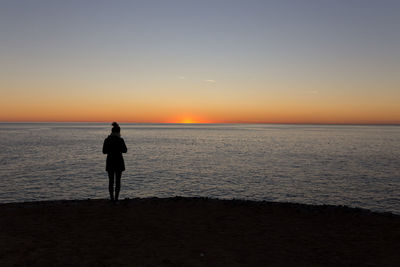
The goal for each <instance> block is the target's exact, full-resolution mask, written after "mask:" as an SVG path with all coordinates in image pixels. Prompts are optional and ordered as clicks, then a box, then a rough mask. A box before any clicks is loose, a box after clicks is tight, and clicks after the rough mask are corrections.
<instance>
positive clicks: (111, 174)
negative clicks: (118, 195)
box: [108, 171, 114, 201]
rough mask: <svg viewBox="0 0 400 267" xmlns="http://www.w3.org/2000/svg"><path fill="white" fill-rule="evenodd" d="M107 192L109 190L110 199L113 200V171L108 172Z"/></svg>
mask: <svg viewBox="0 0 400 267" xmlns="http://www.w3.org/2000/svg"><path fill="white" fill-rule="evenodd" d="M108 192H110V199H111V201H114V172H113V171H109V172H108Z"/></svg>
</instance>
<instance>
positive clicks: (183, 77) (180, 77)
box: [176, 76, 186, 80]
mask: <svg viewBox="0 0 400 267" xmlns="http://www.w3.org/2000/svg"><path fill="white" fill-rule="evenodd" d="M176 78H178V79H179V80H184V79H186V77H185V76H176Z"/></svg>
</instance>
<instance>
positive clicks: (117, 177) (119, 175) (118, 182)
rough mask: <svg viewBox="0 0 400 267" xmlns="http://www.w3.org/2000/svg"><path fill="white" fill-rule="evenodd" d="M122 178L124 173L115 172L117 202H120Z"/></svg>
mask: <svg viewBox="0 0 400 267" xmlns="http://www.w3.org/2000/svg"><path fill="white" fill-rule="evenodd" d="M121 176H122V172H120V171H117V172H115V200H116V201H118V196H119V191H120V189H121Z"/></svg>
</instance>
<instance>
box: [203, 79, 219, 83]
mask: <svg viewBox="0 0 400 267" xmlns="http://www.w3.org/2000/svg"><path fill="white" fill-rule="evenodd" d="M204 81H205V82H207V83H215V82H217V81H216V80H204Z"/></svg>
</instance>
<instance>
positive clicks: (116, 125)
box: [111, 121, 121, 134]
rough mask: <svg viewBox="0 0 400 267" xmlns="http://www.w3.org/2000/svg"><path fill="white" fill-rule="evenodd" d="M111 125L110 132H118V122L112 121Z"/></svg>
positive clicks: (119, 129) (119, 130)
mask: <svg viewBox="0 0 400 267" xmlns="http://www.w3.org/2000/svg"><path fill="white" fill-rule="evenodd" d="M111 125H112V126H113V127H112V129H111V132H112V133H116V134H119V133H120V132H121V128H120V127H119V125H118V123H116V122H115V121H114V122H113V123H112V124H111Z"/></svg>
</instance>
